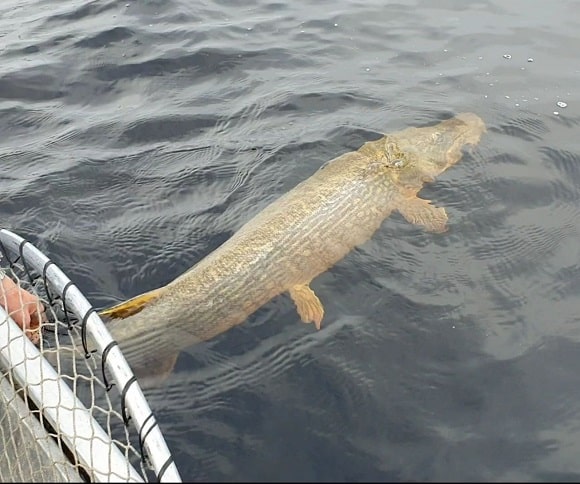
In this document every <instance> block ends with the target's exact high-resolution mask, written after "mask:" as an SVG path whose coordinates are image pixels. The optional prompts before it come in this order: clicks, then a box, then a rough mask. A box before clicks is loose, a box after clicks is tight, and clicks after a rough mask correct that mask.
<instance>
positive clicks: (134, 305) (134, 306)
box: [99, 288, 164, 319]
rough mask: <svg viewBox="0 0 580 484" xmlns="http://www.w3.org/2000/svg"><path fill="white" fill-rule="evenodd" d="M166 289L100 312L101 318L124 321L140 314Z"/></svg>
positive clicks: (141, 295)
mask: <svg viewBox="0 0 580 484" xmlns="http://www.w3.org/2000/svg"><path fill="white" fill-rule="evenodd" d="M163 289H164V288H159V289H154V290H153V291H149V292H145V293H143V294H140V295H139V296H135V297H133V298H131V299H128V300H127V301H124V302H122V303H120V304H116V305H115V306H111V307H110V308H108V309H103V310H102V311H100V312H99V316H106V317H108V318H111V319H124V318H127V317H129V316H132V315H133V314H137V313H138V312H140V311H141V310H142V309H143V308H144V307H145V306H147V304H149V303H150V302H152V301H154V300H155V299H157V298H158V297H159V296H161V294H162V293H163Z"/></svg>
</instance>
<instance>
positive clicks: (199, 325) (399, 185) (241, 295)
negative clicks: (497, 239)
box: [103, 113, 485, 375]
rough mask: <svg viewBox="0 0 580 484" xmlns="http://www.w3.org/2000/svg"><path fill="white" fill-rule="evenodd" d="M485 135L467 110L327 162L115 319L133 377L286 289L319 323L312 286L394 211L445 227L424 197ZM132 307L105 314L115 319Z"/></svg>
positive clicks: (152, 369) (239, 319)
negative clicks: (423, 192) (426, 187)
mask: <svg viewBox="0 0 580 484" xmlns="http://www.w3.org/2000/svg"><path fill="white" fill-rule="evenodd" d="M484 130H485V126H484V124H483V121H481V119H480V118H478V117H477V116H476V115H473V114H469V113H467V114H462V115H459V116H457V117H456V118H452V119H451V120H447V121H444V122H442V123H439V124H438V125H436V126H432V127H427V128H409V129H407V130H403V131H400V132H398V133H393V134H391V135H387V136H384V137H383V138H381V139H379V140H377V141H371V142H368V143H365V144H364V145H363V146H362V147H361V148H360V149H359V150H357V151H354V152H350V153H346V154H344V155H342V156H339V157H338V158H335V159H334V160H332V161H330V162H328V163H327V164H326V165H324V166H323V167H322V168H320V169H319V170H318V171H316V172H315V173H314V174H313V175H312V176H311V177H310V178H308V179H306V180H304V181H303V182H302V183H300V184H299V185H297V186H296V187H295V188H294V189H292V190H290V191H289V192H288V193H286V194H284V195H282V196H281V197H280V198H278V199H277V200H276V201H274V202H273V203H271V204H270V205H268V206H267V207H265V208H264V209H263V210H262V211H261V212H259V213H258V214H257V215H256V216H255V217H254V218H252V219H251V220H250V221H249V222H247V223H246V224H245V225H244V226H242V227H241V228H240V229H239V230H238V231H237V232H236V233H235V234H234V235H233V236H232V237H231V238H230V239H229V240H227V241H226V242H225V243H223V244H222V245H221V246H220V247H218V248H217V249H216V250H215V251H213V252H212V253H211V254H209V255H208V256H207V257H205V258H204V259H202V260H201V261H200V262H198V263H197V264H196V265H194V266H193V267H192V268H191V269H190V270H188V271H187V272H185V273H184V274H182V275H181V276H179V277H178V278H176V279H175V280H174V281H172V282H171V283H169V284H168V285H166V286H165V287H163V288H161V289H159V290H157V291H154V297H152V298H151V300H148V301H147V303H146V304H144V305H143V307H142V309H141V308H140V309H141V310H140V311H139V312H137V313H136V314H133V315H131V316H128V317H126V318H125V319H122V320H114V321H111V322H110V323H109V329H110V331H111V333H112V334H113V336H114V337H115V339H117V341H118V342H119V345H120V347H121V349H122V351H123V353H124V354H125V356H126V358H127V359H128V361H129V363H130V364H131V366H132V367H133V369H134V371H135V372H136V373H137V374H138V375H147V374H151V373H155V372H156V369H158V368H161V367H164V362H165V361H167V360H171V359H172V358H174V357H175V355H176V354H177V353H178V352H179V351H180V350H182V349H185V348H187V347H188V346H191V345H192V344H194V343H197V342H199V341H204V340H207V339H209V338H212V337H214V336H216V335H218V334H220V333H222V332H224V331H226V330H228V329H230V328H231V327H233V326H235V325H237V324H240V323H242V322H243V321H245V320H246V319H247V317H248V316H249V315H251V314H252V313H254V312H255V311H256V310H257V309H258V308H260V307H261V306H263V305H264V304H266V303H267V302H268V301H270V300H271V299H272V298H274V297H276V296H278V295H280V294H282V293H284V292H288V293H289V294H290V296H291V298H292V299H293V300H294V302H295V303H296V306H297V309H298V313H299V315H300V317H301V319H302V320H303V321H305V322H314V323H315V325H316V326H317V327H320V323H321V320H322V317H323V308H322V304H321V303H320V301H319V299H318V298H317V296H316V295H315V294H314V292H312V290H311V289H310V287H309V284H310V282H311V281H312V280H313V279H314V278H316V277H317V276H318V275H319V274H321V273H322V272H325V271H326V270H328V269H329V268H330V267H332V266H333V265H334V264H336V263H337V262H338V261H340V260H341V259H342V258H343V257H345V256H346V255H347V254H348V253H349V252H350V251H351V250H352V249H353V248H354V247H355V246H357V245H360V244H362V243H364V242H365V241H367V240H368V239H369V238H371V237H372V235H373V234H374V232H375V231H376V230H377V229H378V228H379V227H380V225H381V223H382V222H383V220H384V219H385V218H386V217H388V216H389V214H390V213H391V212H392V211H393V210H398V211H400V212H401V214H402V215H403V216H404V217H405V218H406V219H407V220H409V221H410V222H412V223H418V224H421V225H423V226H425V227H426V228H427V229H428V230H431V231H435V232H441V231H443V230H445V227H446V221H447V216H446V214H445V210H444V209H443V208H437V207H433V206H432V205H430V203H429V202H428V201H426V200H422V199H420V198H417V196H416V195H417V192H418V191H419V190H420V189H421V187H422V186H423V183H424V182H425V181H432V180H433V178H434V177H435V176H436V175H438V174H439V173H441V172H442V171H444V170H445V169H446V168H448V167H449V166H451V165H452V164H454V163H456V162H457V161H458V160H459V158H460V157H461V148H462V147H463V146H464V145H465V144H467V143H470V144H475V143H477V142H478V141H479V138H480V135H481V133H482V132H483V131H484ZM136 299H139V298H136ZM127 304H128V303H124V304H121V305H119V306H116V307H114V308H112V309H110V310H108V311H104V312H103V314H104V315H106V316H115V314H116V312H117V308H120V307H123V306H127ZM170 366H171V365H170Z"/></svg>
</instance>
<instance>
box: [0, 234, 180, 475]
mask: <svg viewBox="0 0 580 484" xmlns="http://www.w3.org/2000/svg"><path fill="white" fill-rule="evenodd" d="M0 251H1V254H2V259H1V260H0V266H1V267H2V268H3V269H4V270H6V273H7V277H10V278H11V279H12V280H13V281H15V282H16V284H17V285H18V286H20V287H21V288H24V289H25V290H26V291H28V292H29V293H32V294H35V295H37V296H38V297H39V298H40V301H41V303H42V304H43V306H44V308H45V315H46V317H45V318H44V319H45V321H43V322H42V323H41V327H40V331H41V338H40V339H39V341H38V342H37V343H36V344H34V343H33V342H32V341H31V339H32V340H34V339H35V338H34V337H32V338H31V337H29V336H30V335H28V336H27V335H25V334H24V332H23V331H22V330H21V329H20V327H19V326H18V325H17V324H16V323H15V322H14V321H13V320H12V319H11V318H10V317H8V315H7V314H6V312H5V311H4V307H5V306H6V304H5V303H4V304H3V301H2V298H1V297H0V482H11V481H12V482H15V481H19V482H26V481H27V482H32V481H36V482H39V481H44V482H50V481H60V482H63V481H64V482H79V481H84V482H87V481H89V482H109V481H112V482H120V481H136V482H139V481H146V482H147V481H152V480H155V481H171V482H176V481H180V477H179V474H178V472H177V469H176V467H175V464H174V463H173V459H172V457H171V454H170V452H169V450H168V448H167V446H166V444H165V441H164V439H163V435H162V434H161V431H160V429H159V426H158V425H157V422H156V421H155V418H154V415H153V414H152V412H151V410H150V408H149V406H148V404H147V402H146V400H145V398H144V396H143V393H142V392H141V389H140V387H139V384H138V382H137V381H136V378H135V377H134V376H133V374H132V372H131V370H130V368H129V366H128V365H127V363H126V361H125V359H124V358H123V356H122V353H121V351H120V349H119V347H118V345H117V344H116V342H115V341H114V340H113V339H112V338H111V336H110V334H109V333H108V331H107V330H106V327H105V326H104V324H103V322H102V321H101V319H100V317H99V316H98V314H97V313H96V311H95V310H94V309H93V308H92V307H91V306H90V304H89V303H88V302H87V300H86V299H85V298H84V296H83V295H82V294H81V293H80V291H79V290H78V289H77V288H76V286H75V285H74V284H73V283H72V282H71V281H70V280H69V279H68V278H67V277H66V276H65V275H64V273H63V272H62V271H61V270H60V269H59V268H58V267H57V266H56V265H55V264H54V263H53V262H51V261H50V260H49V259H48V258H47V257H46V256H45V255H44V254H42V253H41V252H40V251H38V250H37V249H36V248H35V247H34V246H33V245H32V244H30V243H29V242H26V241H24V240H23V239H22V238H20V237H19V236H17V235H16V234H13V233H12V232H9V231H7V230H0ZM11 314H13V315H14V313H11ZM88 337H90V338H91V339H92V341H94V342H95V343H96V346H97V348H98V349H97V350H96V351H94V352H88V351H87V345H86V341H87V338H88Z"/></svg>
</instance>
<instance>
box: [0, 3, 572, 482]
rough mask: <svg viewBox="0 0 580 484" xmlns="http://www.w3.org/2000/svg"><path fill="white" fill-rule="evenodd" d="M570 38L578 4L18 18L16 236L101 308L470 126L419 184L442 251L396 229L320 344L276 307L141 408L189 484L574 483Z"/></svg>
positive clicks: (216, 345) (109, 12)
mask: <svg viewBox="0 0 580 484" xmlns="http://www.w3.org/2000/svg"><path fill="white" fill-rule="evenodd" d="M579 32H580V13H579V3H578V2H575V1H572V0H569V1H565V0H555V1H552V2H539V1H537V2H534V1H526V0H510V1H503V2H500V1H497V0H495V1H485V0H481V1H466V0H445V1H437V2H434V1H427V0H423V1H410V0H409V1H405V0H401V1H398V2H387V1H377V0H370V1H364V2H362V1H358V0H340V1H307V0H295V1H292V2H290V1H275V0H274V1H268V0H257V1H245V2H228V1H224V0H206V1H195V2H192V1H187V0H169V1H167V0H156V1H146V0H143V1H139V2H130V3H127V2H126V1H123V2H119V1H106V0H95V1H86V0H85V1H80V0H74V1H73V0H67V1H56V0H52V1H42V0H34V1H16V0H3V1H2V3H1V4H0V167H1V170H0V217H1V221H2V225H3V226H5V227H7V228H10V229H12V230H14V231H16V232H17V233H19V234H20V235H22V236H23V237H25V238H27V239H29V240H31V241H32V242H33V243H35V244H36V245H37V246H38V247H39V248H40V249H41V250H43V251H44V252H45V253H46V254H48V255H49V256H50V257H51V258H52V259H53V260H54V261H55V262H56V263H57V264H58V265H59V266H60V267H61V268H62V269H63V270H64V271H65V272H66V273H67V274H68V275H69V277H71V279H73V280H74V281H75V282H76V283H77V285H78V286H79V287H80V288H81V290H82V291H83V292H84V293H85V294H86V296H87V297H88V299H89V300H90V301H91V302H92V303H93V304H95V306H97V307H104V306H107V305H109V304H111V303H113V302H116V301H117V300H120V299H123V298H126V297H129V296H133V295H135V294H137V293H140V292H143V291H145V290H148V289H152V288H154V287H157V286H160V285H162V284H166V283H167V282H169V281H170V280H172V279H173V278H175V277H176V276H177V275H179V274H181V273H182V272H183V271H184V270H186V269H187V268H189V267H190V266H191V265H193V264H194V263H195V262H196V261H198V260H200V259H201V258H202V257H204V256H205V255H206V254H208V253H209V252H211V251H212V250H213V249H214V248H216V247H217V246H218V245H220V244H221V243H222V242H223V241H225V240H226V239H227V238H228V237H230V236H231V235H232V234H233V233H234V232H235V231H236V230H237V229H238V228H239V227H240V226H241V225H242V224H243V223H244V222H246V221H247V220H248V219H249V218H250V217H251V216H252V215H253V214H255V213H257V212H258V211H259V210H261V209H262V208H263V207H264V206H266V205H267V204H268V203H269V202H271V201H272V200H274V199H275V198H276V197H277V196H279V195H280V194H282V193H284V192H286V191H287V190H289V189H290V188H292V187H293V186H294V185H296V184H297V183H298V182H299V181H301V180H303V179H305V178H306V177H308V176H310V175H311V174H312V173H313V172H314V171H315V170H316V169H317V168H318V167H320V166H321V165H322V164H323V163H324V162H326V161H327V160H329V159H331V158H333V157H335V156H337V155H339V154H342V153H344V152H345V151H350V150H354V149H357V148H358V147H359V146H360V145H361V144H362V143H363V142H364V141H366V140H369V139H376V138H377V137H378V136H380V134H381V133H383V132H388V131H394V130H398V129H401V128H404V127H406V126H419V125H426V124H432V123H435V122H437V121H438V120H440V119H444V118H447V117H450V116H452V115H454V114H456V113H458V112H463V111H472V112H475V113H476V114H478V115H479V116H481V117H482V118H483V119H484V120H485V122H486V124H487V126H488V132H487V133H486V134H485V135H484V137H483V138H482V142H481V144H480V145H479V146H478V147H477V148H476V149H475V150H474V151H473V152H472V153H468V154H466V155H465V157H464V159H463V160H462V161H461V162H460V163H459V164H458V165H457V166H455V167H453V168H452V169H451V170H449V171H448V172H446V173H445V174H444V175H443V176H441V177H440V178H439V179H438V180H437V181H436V183H434V184H433V185H430V186H428V187H426V188H425V189H424V190H423V191H422V192H421V195H422V196H423V197H424V198H429V199H433V201H434V203H436V204H438V205H441V206H444V207H446V209H447V211H448V214H449V228H450V230H449V232H447V233H446V234H443V235H436V234H435V235H434V234H429V233H426V232H424V231H422V230H421V229H419V228H417V227H414V226H411V225H409V224H408V223H406V222H405V221H404V220H403V219H402V217H400V216H399V215H398V214H394V215H393V216H391V217H390V218H389V219H387V220H386V221H385V223H384V224H383V226H382V227H381V229H380V230H379V231H378V232H377V233H376V235H375V237H373V239H372V240H371V241H369V242H368V243H366V244H365V245H364V246H362V247H361V248H359V249H356V250H354V251H353V252H352V253H351V254H349V255H348V257H347V258H346V259H344V260H343V261H342V262H340V263H339V264H337V265H336V266H335V267H333V268H332V269H331V270H330V271H328V272H327V273H325V274H323V275H322V276H320V277H319V278H317V279H316V280H315V281H314V283H313V288H314V290H315V291H316V292H317V293H318V295H319V296H320V298H321V300H322V301H323V303H324V305H325V308H326V317H325V320H324V323H323V324H324V326H323V329H322V331H320V332H316V331H315V330H314V328H312V326H307V325H303V324H299V323H298V317H297V315H296V313H295V310H294V308H293V304H292V302H291V301H290V300H289V299H288V298H287V297H285V296H283V297H280V298H277V299H275V300H273V301H272V302H271V303H269V304H267V305H266V306H264V307H263V308H262V309H261V310H259V311H258V312H257V313H256V314H254V315H253V316H252V317H250V318H249V319H248V321H246V322H245V323H244V324H243V325H241V326H240V327H238V328H235V329H232V330H231V331H229V332H227V333H225V334H223V335H221V336H220V337H218V338H216V339H215V340H213V341H211V342H208V343H206V344H202V345H198V346H196V347H192V348H190V349H189V350H188V351H187V352H185V353H183V354H182V355H181V356H180V358H179V360H178V364H177V368H176V372H175V374H173V375H172V377H171V378H170V380H169V381H168V382H166V383H165V384H164V385H162V386H160V387H158V388H155V389H151V390H149V391H148V396H149V398H150V404H151V406H152V407H153V409H154V410H155V411H156V414H157V416H158V419H159V421H160V423H161V426H162V429H163V431H164V433H165V436H166V438H167V440H168V444H169V446H170V448H171V450H172V451H173V452H174V454H175V457H176V461H177V464H178V467H179V469H180V471H181V473H182V475H183V477H184V478H185V479H196V480H202V479H203V480H212V481H223V480H235V481H248V480H252V479H258V480H266V479H274V480H278V481H281V480H318V481H328V480H337V481H347V480H359V481H360V480H389V481H391V480H392V481H407V480H431V481H433V480H446V479H449V480H455V481H458V480H494V481H498V480H519V479H521V480H526V481H532V480H533V481H553V480H576V481H577V480H580V459H579V457H580V384H579V383H580V317H579V310H580V245H579V243H578V241H579V235H580V218H579V215H580V210H579V205H578V204H579V201H580V188H579V186H580V185H579V184H580V93H579V92H578V86H579V85H580V62H579V60H578V52H579V48H580V34H579ZM558 102H564V103H566V104H567V106H566V107H560V106H558V105H557V103H558ZM555 112H557V113H558V114H556V113H555Z"/></svg>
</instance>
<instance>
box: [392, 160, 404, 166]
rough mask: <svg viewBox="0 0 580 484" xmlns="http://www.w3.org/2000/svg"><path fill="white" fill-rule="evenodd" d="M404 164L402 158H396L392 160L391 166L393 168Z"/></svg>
mask: <svg viewBox="0 0 580 484" xmlns="http://www.w3.org/2000/svg"><path fill="white" fill-rule="evenodd" d="M404 164H405V162H404V161H403V160H402V159H400V158H399V159H396V160H394V161H393V162H392V165H393V167H395V168H401V167H402V166H403V165H404Z"/></svg>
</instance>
